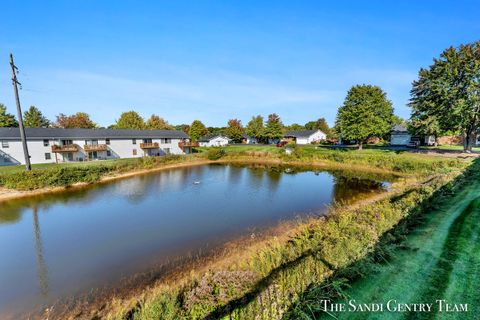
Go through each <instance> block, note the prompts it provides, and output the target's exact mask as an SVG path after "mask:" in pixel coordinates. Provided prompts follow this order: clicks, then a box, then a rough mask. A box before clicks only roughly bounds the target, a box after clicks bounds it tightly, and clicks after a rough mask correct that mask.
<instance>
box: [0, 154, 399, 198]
mask: <svg viewBox="0 0 480 320" xmlns="http://www.w3.org/2000/svg"><path fill="white" fill-rule="evenodd" d="M214 163H216V164H224V165H228V164H258V165H286V166H295V167H300V166H302V167H310V168H312V169H323V170H348V171H363V172H369V173H378V174H390V175H394V176H397V177H402V176H405V174H402V173H399V172H395V171H391V170H387V169H381V168H372V167H369V166H364V165H355V164H339V163H335V164H332V163H329V162H322V161H312V162H307V161H284V160H281V159H259V158H254V157H242V158H239V159H221V160H216V161H214V160H207V159H200V160H193V161H192V160H188V161H181V162H178V163H172V164H167V165H164V166H159V167H154V168H149V169H140V170H137V169H135V170H133V171H128V172H124V173H114V174H112V175H106V176H103V177H101V178H100V179H99V180H98V181H96V182H93V183H89V182H78V183H74V184H71V185H68V186H60V187H48V188H39V189H34V190H18V189H9V188H5V187H0V203H2V202H5V201H9V200H16V199H21V198H26V197H31V196H37V195H46V194H54V193H59V192H64V191H67V190H79V189H82V188H86V187H89V186H94V185H97V184H102V183H108V182H112V181H115V180H121V179H127V178H131V177H135V176H139V175H146V174H149V173H155V172H159V171H163V170H169V169H177V168H185V167H193V166H201V165H207V164H214Z"/></svg>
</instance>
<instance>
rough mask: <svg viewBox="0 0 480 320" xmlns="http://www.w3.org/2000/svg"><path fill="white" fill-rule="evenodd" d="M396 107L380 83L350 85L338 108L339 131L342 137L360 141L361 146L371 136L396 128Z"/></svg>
mask: <svg viewBox="0 0 480 320" xmlns="http://www.w3.org/2000/svg"><path fill="white" fill-rule="evenodd" d="M392 116H393V107H392V103H391V102H390V101H389V100H387V95H386V93H385V92H384V91H383V90H382V89H381V88H380V87H378V86H372V85H356V86H353V87H352V88H350V90H349V91H348V93H347V96H346V98H345V101H344V103H343V106H341V107H340V108H339V109H338V113H337V118H336V121H335V130H336V132H337V134H338V135H339V136H340V137H342V139H348V140H357V141H358V148H359V149H362V146H363V143H364V142H365V141H366V140H367V139H368V138H370V137H385V136H387V135H388V134H389V132H390V130H391V129H392Z"/></svg>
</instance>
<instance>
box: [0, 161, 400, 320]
mask: <svg viewBox="0 0 480 320" xmlns="http://www.w3.org/2000/svg"><path fill="white" fill-rule="evenodd" d="M392 179H393V177H388V176H377V175H367V174H362V173H358V172H346V171H331V172H326V171H319V170H317V171H316V172H312V171H309V170H308V168H299V167H288V166H273V167H272V166H264V165H255V166H248V167H246V166H240V165H235V166H233V165H232V166H223V165H211V166H197V167H189V168H182V169H172V170H166V171H161V172H158V173H155V174H149V175H142V176H135V177H132V178H129V179H125V180H119V181H113V182H110V183H105V184H100V185H94V186H90V187H87V188H82V189H76V190H68V191H66V192H61V193H55V194H48V195H39V196H35V197H30V198H24V199H19V200H12V201H8V202H4V203H0V271H1V272H0V283H1V284H2V286H0V310H5V309H16V308H21V307H27V308H28V307H29V306H32V305H35V304H40V303H51V302H52V301H56V300H57V299H59V298H61V297H65V296H72V295H74V294H77V293H79V292H88V291H90V290H92V289H93V288H98V287H103V286H109V285H113V284H116V283H118V282H119V279H121V278H123V277H125V276H131V275H134V274H137V273H139V272H149V271H150V270H153V269H154V268H156V267H157V266H159V265H160V264H162V263H165V262H168V261H176V260H175V259H177V257H188V255H189V254H191V253H192V252H199V251H201V250H204V249H205V248H215V247H216V246H218V245H221V244H222V243H224V242H225V241H228V240H231V239H234V238H235V237H238V236H239V235H242V234H246V233H247V232H249V231H250V230H252V229H254V228H264V227H268V226H271V225H274V224H276V223H277V222H278V221H281V220H287V219H292V218H294V217H296V216H297V215H299V214H311V213H322V212H324V210H325V208H326V207H327V206H329V205H331V204H332V203H333V202H346V203H350V202H352V201H355V200H357V199H361V198H362V197H365V196H367V195H369V194H371V193H374V192H381V191H383V190H385V186H384V184H383V182H385V181H392ZM194 182H199V183H197V184H196V183H194ZM29 213H31V214H32V219H33V228H32V221H31V220H30V219H29V218H30V217H29ZM27 218H28V219H27ZM32 233H33V239H34V246H32ZM46 253H47V255H46ZM46 256H47V257H48V259H47V261H48V264H47V261H46V259H45V258H46ZM180 260H181V259H180ZM38 292H40V294H38ZM40 298H41V299H40ZM1 316H2V315H1V313H0V317H1Z"/></svg>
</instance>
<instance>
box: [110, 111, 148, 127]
mask: <svg viewBox="0 0 480 320" xmlns="http://www.w3.org/2000/svg"><path fill="white" fill-rule="evenodd" d="M115 129H136V130H142V129H145V121H144V120H143V118H142V117H141V116H140V115H139V114H138V113H137V112H136V111H127V112H122V114H121V115H120V118H119V119H118V120H117V121H116V123H115Z"/></svg>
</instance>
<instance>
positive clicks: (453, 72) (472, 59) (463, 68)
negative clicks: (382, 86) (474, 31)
mask: <svg viewBox="0 0 480 320" xmlns="http://www.w3.org/2000/svg"><path fill="white" fill-rule="evenodd" d="M410 94H411V98H410V103H409V106H410V107H411V108H412V117H413V118H414V119H422V121H427V120H428V119H429V118H431V117H435V120H434V121H433V120H432V119H430V120H428V121H427V122H428V123H430V124H431V125H434V124H435V121H436V122H437V123H438V127H439V129H440V130H442V131H460V132H462V135H463V138H464V146H463V149H464V151H465V152H471V150H472V145H473V144H474V142H475V140H476V135H477V132H478V129H479V126H480V41H477V42H474V43H470V44H464V45H461V46H460V47H458V48H454V47H450V48H448V49H446V50H445V51H443V52H442V53H441V54H440V58H438V59H434V60H433V64H432V65H431V66H430V67H429V68H428V69H423V68H422V69H420V71H419V73H418V80H415V81H414V82H413V85H412V90H411V91H410ZM435 125H437V124H435Z"/></svg>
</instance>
